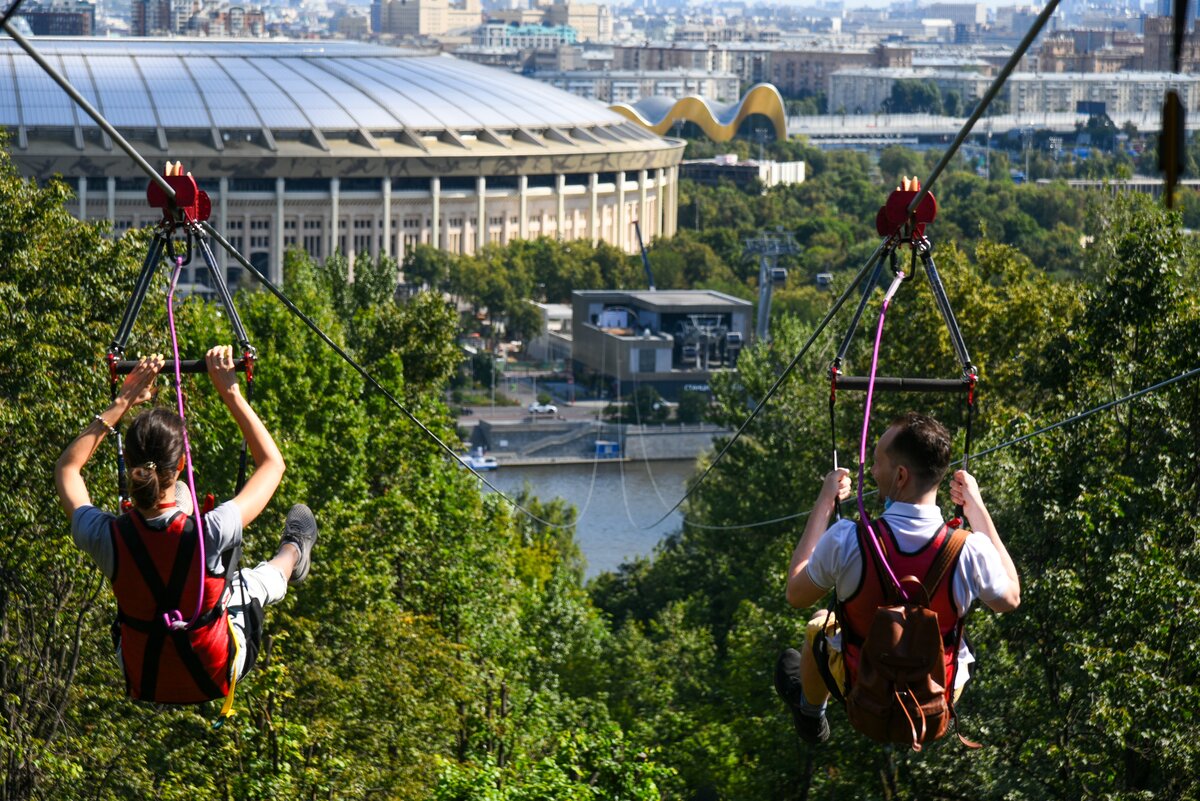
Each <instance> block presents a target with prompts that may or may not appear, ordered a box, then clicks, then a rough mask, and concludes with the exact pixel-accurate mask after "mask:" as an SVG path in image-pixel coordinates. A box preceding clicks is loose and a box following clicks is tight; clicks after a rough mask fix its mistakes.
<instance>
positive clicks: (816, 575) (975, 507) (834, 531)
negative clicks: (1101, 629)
mask: <svg viewBox="0 0 1200 801" xmlns="http://www.w3.org/2000/svg"><path fill="white" fill-rule="evenodd" d="M950 443H951V440H950V434H949V432H948V431H947V430H946V429H945V427H944V426H942V424H941V423H939V422H938V421H937V420H935V419H933V418H932V417H927V416H925V415H922V414H917V413H915V412H909V413H907V414H905V415H903V416H901V417H899V418H897V419H896V420H894V421H892V423H891V425H890V426H889V427H888V429H887V431H885V432H884V434H883V436H882V437H880V438H879V441H878V442H877V443H876V445H875V455H874V464H872V466H871V476H872V477H873V478H874V480H875V484H876V486H877V487H878V488H879V494H880V495H881V496H882V497H883V498H884V499H885V509H884V512H883V515H882V516H881V517H880V518H879V519H877V520H875V521H873V526H874V528H875V530H876V533H878V535H879V537H880V540H881V544H882V546H883V549H884V551H885V552H886V553H887V560H888V562H889V564H891V563H893V562H894V561H896V560H897V554H898V555H899V557H900V558H903V559H905V560H908V561H907V562H906V564H908V565H910V566H911V565H913V564H917V565H920V564H922V563H923V562H924V564H929V563H932V561H933V559H934V557H935V554H934V553H933V551H936V550H938V549H937V548H930V547H928V546H929V545H930V544H931V543H933V542H934V540H935V538H938V537H939V535H942V536H941V540H942V541H944V540H945V538H946V537H945V533H944V531H945V528H946V524H945V522H944V521H943V519H942V513H941V510H940V508H939V507H938V503H937V492H938V486H939V484H941V481H942V478H943V477H944V476H945V475H946V471H947V469H948V468H949V466H950ZM849 495H850V473H849V471H848V470H845V469H837V470H834V471H832V472H831V473H829V474H828V475H827V476H826V477H825V482H824V484H823V485H822V486H821V491H820V493H819V494H818V495H817V501H816V504H815V505H814V507H813V510H812V513H811V515H810V516H809V518H808V523H807V525H806V526H805V528H804V534H803V536H802V537H801V538H800V542H799V544H797V545H796V550H795V551H794V552H793V554H792V563H791V567H790V568H789V569H788V576H787V600H788V603H789V604H791V605H792V606H794V607H796V608H804V607H808V606H811V605H813V604H815V603H816V602H817V601H819V600H820V599H821V598H822V597H823V596H824V595H825V594H826V593H827V592H828V591H829V590H830V589H833V590H834V591H835V592H836V594H837V600H838V602H839V603H840V604H842V606H841V607H840V609H842V610H844V612H845V614H846V615H848V616H849V618H850V619H851V620H854V619H856V618H857V619H863V618H864V616H865V619H867V620H870V615H872V614H873V613H874V611H875V609H876V608H877V607H878V605H879V600H880V597H881V594H880V591H879V590H878V589H877V588H876V585H877V584H879V583H880V580H879V577H878V574H877V573H876V571H874V570H871V571H865V570H864V564H865V563H866V561H867V560H866V558H865V555H864V554H863V552H862V547H861V546H860V539H859V533H858V524H857V523H856V521H854V520H849V519H843V520H839V521H838V522H837V523H835V524H834V525H833V526H830V527H829V528H828V529H827V528H826V527H827V526H828V525H829V519H830V516H831V515H832V514H833V512H834V510H835V508H836V505H837V502H838V500H839V499H844V498H847V497H849ZM950 499H951V500H952V501H953V502H954V503H955V504H956V505H961V506H962V507H963V514H964V517H966V519H967V520H968V521H969V522H970V524H971V527H972V529H973V532H972V533H971V534H970V536H969V537H968V538H967V540H966V543H965V545H964V547H963V549H962V552H961V555H960V556H959V558H958V562H957V566H956V567H955V568H954V571H953V574H952V577H951V578H952V581H951V585H950V592H949V593H948V594H946V597H945V598H944V599H943V600H942V601H941V602H940V603H941V605H942V608H943V610H944V613H945V614H947V615H948V614H951V613H953V614H956V615H957V617H958V618H961V617H963V616H965V615H966V613H967V610H969V609H970V607H971V604H972V603H973V602H974V601H975V599H976V598H978V599H979V600H981V601H983V603H984V604H985V605H987V606H988V607H990V608H991V609H993V610H995V611H997V612H1010V611H1012V610H1013V609H1016V608H1017V606H1018V604H1020V602H1021V584H1020V579H1019V578H1018V576H1017V569H1016V567H1015V566H1014V565H1013V561H1012V559H1011V558H1010V557H1009V555H1008V550H1007V549H1006V548H1005V547H1004V543H1003V542H1002V541H1001V540H1000V535H999V534H998V533H997V531H996V527H995V525H993V523H992V519H991V516H990V515H989V514H988V510H987V507H986V506H985V505H984V503H983V497H982V496H981V495H980V492H979V485H978V484H977V483H976V481H975V478H974V477H973V476H971V474H969V473H967V472H966V471H965V470H959V471H957V472H955V474H954V475H953V477H952V478H951V480H950ZM916 575H924V573H919V574H916ZM942 595H943V594H942V593H936V594H935V599H934V602H933V604H931V607H932V608H934V610H935V611H936V610H937V608H938V605H939V601H938V600H937V599H938V598H941V597H942ZM863 604H869V605H870V609H865V608H864V609H859V608H858V607H859V606H862V605H863ZM823 626H824V627H825V639H826V642H827V643H828V648H827V649H824V650H825V652H826V653H827V655H828V658H827V661H826V660H822V661H825V662H826V664H819V663H818V660H821V656H819V655H818V654H817V653H816V651H814V648H813V642H814V639H815V638H816V637H817V635H818V633H819V632H820V631H821V628H822V627H823ZM848 633H850V632H844V631H843V627H842V625H841V621H838V620H837V618H836V616H835V615H832V614H829V613H827V612H824V611H822V612H818V613H817V614H816V615H815V616H813V618H812V619H811V620H809V622H808V625H807V627H806V630H805V644H804V648H803V651H801V652H797V651H796V650H795V649H792V648H789V649H787V650H785V651H784V652H783V654H782V655H781V656H780V658H779V661H778V663H777V664H776V670H775V687H776V690H777V691H778V693H779V695H780V696H781V697H782V698H783V700H784V701H785V702H786V703H787V704H788V706H789V707H790V709H791V711H792V717H793V720H794V722H795V725H796V732H797V733H798V734H799V735H800V738H801V739H803V740H804V741H805V742H809V743H821V742H825V741H826V740H827V739H829V722H828V721H827V720H826V717H825V706H826V703H827V702H828V700H829V696H830V690H829V686H828V684H827V681H832V682H833V683H835V684H836V687H835V688H834V689H837V690H838V691H839V693H840V694H841V695H842V696H844V695H845V694H846V691H847V686H848V685H847V681H846V678H847V672H849V673H850V677H851V679H852V680H853V678H854V676H855V671H856V670H857V664H853V663H851V664H847V661H848V657H847V655H846V653H847V652H849V654H850V656H849V660H850V661H851V662H852V661H853V659H854V658H856V656H857V650H856V649H857V647H858V646H859V645H860V644H861V640H859V638H861V637H862V636H865V632H858V633H855V635H854V639H856V640H859V641H858V642H845V641H844V640H845V639H846V634H848ZM946 647H947V649H950V648H952V647H953V645H952V644H948V645H947V646H946ZM950 653H951V652H950V651H949V650H948V651H947V654H948V656H947V658H948V659H951V658H952V657H951V656H950ZM973 661H975V660H974V657H973V656H972V655H971V652H970V650H969V649H968V648H967V645H966V643H965V642H960V644H959V649H958V653H957V668H956V669H955V670H954V671H953V674H954V691H953V695H954V697H957V696H958V694H959V693H961V692H962V688H963V685H965V684H966V681H967V678H968V677H969V669H968V665H970V663H971V662H973ZM826 667H827V670H826V669H825V668H826Z"/></svg>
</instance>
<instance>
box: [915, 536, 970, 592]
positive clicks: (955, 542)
mask: <svg viewBox="0 0 1200 801" xmlns="http://www.w3.org/2000/svg"><path fill="white" fill-rule="evenodd" d="M968 535H969V532H968V531H966V529H961V528H957V529H955V530H954V533H953V534H951V535H950V539H948V540H946V544H945V545H943V546H942V549H941V550H940V551H938V555H937V557H936V558H934V560H933V564H931V565H930V566H929V572H928V573H926V574H925V580H924V581H922V582H921V583H922V584H923V585H925V592H927V593H928V594H929V597H930V598H932V597H933V593H934V591H935V590H936V589H937V588H938V587H939V586H940V585H941V583H942V581H943V580H944V579H945V578H946V574H947V573H949V572H950V570H951V569H952V568H953V567H954V566H955V565H956V564H957V563H958V557H959V555H960V554H961V553H962V549H963V546H964V545H966V544H967V536H968Z"/></svg>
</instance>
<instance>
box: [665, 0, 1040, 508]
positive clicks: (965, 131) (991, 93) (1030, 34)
mask: <svg viewBox="0 0 1200 801" xmlns="http://www.w3.org/2000/svg"><path fill="white" fill-rule="evenodd" d="M1058 4H1059V0H1050V2H1049V3H1047V4H1046V7H1045V8H1044V9H1042V12H1041V13H1040V14H1038V16H1037V19H1036V20H1034V23H1033V25H1032V26H1031V27H1030V29H1029V30H1028V31H1027V32H1026V33H1025V36H1024V38H1022V39H1021V42H1020V44H1019V45H1018V46H1017V49H1016V50H1014V51H1013V54H1012V55H1011V56H1010V57H1009V59H1008V61H1007V62H1006V63H1005V65H1004V68H1003V69H1002V70H1000V73H999V74H998V75H997V76H996V79H995V80H994V81H992V85H991V86H989V87H988V90H987V92H986V93H985V94H984V96H983V97H982V98H981V99H980V101H979V103H977V104H976V106H975V110H974V111H973V112H972V113H971V116H970V117H968V118H967V120H966V122H964V123H963V127H962V128H961V129H960V130H959V132H958V135H957V136H955V137H954V141H953V142H952V143H951V144H950V147H949V148H948V149H947V151H946V152H945V153H944V154H943V155H942V158H941V160H940V161H939V162H938V163H937V165H936V166H935V167H934V169H933V171H932V172H931V173H930V174H929V177H928V178H927V179H926V180H925V182H924V184H923V186H922V187H921V189H920V190H919V191H918V192H917V194H916V195H915V196H914V197H913V199H912V201H911V202H910V203H909V205H908V214H907V216H908V217H909V218H911V217H912V216H913V213H914V212H915V211H916V210H917V209H918V208H919V207H920V204H921V203H922V201H924V199H925V196H926V195H928V194H929V190H930V189H931V188H932V187H933V184H934V182H935V181H936V180H937V179H938V176H940V175H941V174H942V171H943V170H945V169H946V165H948V164H949V163H950V161H951V159H953V158H954V154H955V153H957V152H958V149H959V147H961V146H962V143H963V142H964V141H965V140H966V138H967V136H968V135H969V134H970V133H971V128H972V127H973V126H974V125H975V122H976V121H977V120H978V119H979V118H980V117H981V116H982V115H983V112H984V111H986V110H987V107H988V105H989V104H990V103H991V102H992V99H993V98H994V97H995V96H996V95H997V94H998V93H999V91H1000V89H1001V87H1003V86H1004V83H1005V81H1007V80H1008V76H1009V75H1011V74H1012V72H1013V70H1014V69H1016V67H1017V64H1019V63H1020V61H1021V59H1022V58H1023V57H1024V56H1025V52H1026V51H1027V50H1028V49H1029V46H1030V45H1031V44H1033V40H1034V39H1036V38H1037V36H1038V34H1039V33H1041V31H1042V28H1043V27H1045V25H1046V22H1047V21H1048V20H1049V19H1050V17H1051V15H1053V14H1054V11H1055V9H1057V8H1058ZM890 244H891V241H890V240H888V239H885V240H883V241H882V242H880V244H879V247H877V248H876V249H875V253H874V254H872V256H871V258H870V259H868V260H867V264H866V265H865V266H864V267H863V269H862V271H860V272H859V275H858V277H856V278H855V279H854V282H853V283H852V284H851V285H850V287H849V289H848V290H847V292H848V291H849V290H852V289H853V288H854V287H855V286H857V284H858V282H859V281H861V280H862V276H863V273H865V272H866V271H867V270H869V269H870V268H871V267H873V266H874V265H875V262H876V260H877V259H878V258H879V257H880V256H881V254H882V253H883V251H884V250H885V249H890V248H889V245H890ZM846 297H847V293H843V295H842V297H840V298H838V302H837V303H836V304H835V305H834V307H833V309H831V310H830V313H829V314H827V315H826V316H825V319H824V320H822V321H821V325H820V326H818V327H817V330H816V332H814V333H813V337H812V338H811V339H809V341H808V342H806V343H805V345H804V347H803V348H801V350H800V352H799V353H798V354H796V358H794V359H793V360H792V362H791V364H789V365H788V366H787V369H786V370H784V371H783V374H782V375H781V376H780V377H779V380H777V381H776V382H775V384H774V385H772V387H771V389H770V390H769V391H768V392H767V395H766V396H765V397H764V398H763V400H762V401H761V402H760V403H759V404H758V405H757V406H755V407H754V411H753V412H751V414H750V416H749V417H748V418H746V421H745V422H744V423H742V425H741V426H740V427H739V428H738V430H737V432H736V433H735V434H734V435H733V437H732V438H731V439H730V440H729V441H728V442H726V443H725V447H723V448H722V449H721V452H720V453H718V454H717V457H716V458H715V459H713V460H712V462H710V463H709V464H708V466H707V467H706V468H705V469H704V472H703V473H702V474H701V475H700V478H699V479H698V480H697V481H695V482H694V483H693V484H692V486H691V487H689V488H688V490H687V492H686V493H684V496H683V497H682V498H680V499H679V502H678V503H676V504H675V505H674V506H673V507H671V509H670V510H669V511H668V512H667V513H666V514H665V515H663V516H662V517H660V518H659V519H658V520H656V521H655V522H654V523H653V524H652V525H651V526H649V527H648V528H654V527H655V526H657V525H658V524H659V523H661V522H662V521H663V520H666V519H667V518H668V517H670V516H671V514H672V513H673V512H674V511H675V510H676V509H678V508H679V507H680V506H682V505H683V503H684V501H686V500H687V499H688V498H689V497H690V496H691V495H692V494H693V493H694V492H695V491H696V489H698V488H699V487H700V485H701V484H703V483H704V479H705V478H707V477H708V474H709V473H710V472H712V469H713V468H714V467H716V465H717V463H718V462H720V461H721V458H722V457H723V456H724V455H725V454H726V453H727V452H728V451H729V447H730V446H731V445H732V444H733V443H734V442H736V441H737V439H738V437H740V436H741V435H742V432H743V431H744V430H745V429H746V426H748V425H749V424H750V422H751V421H753V420H754V418H755V417H757V416H758V413H759V411H761V410H762V407H763V405H764V404H765V403H766V401H767V400H769V399H770V397H771V396H772V395H774V394H775V391H776V389H778V387H779V385H780V384H781V383H782V382H783V379H784V378H786V377H787V375H788V373H790V372H791V370H792V368H793V367H795V365H796V363H797V362H798V361H799V360H800V358H801V357H802V356H803V355H804V352H805V351H807V350H808V346H809V345H810V344H812V341H813V339H816V336H817V334H820V333H821V330H822V329H823V328H824V327H825V325H826V324H827V323H828V322H829V320H830V319H831V318H832V316H833V314H834V313H836V312H837V310H838V309H839V308H841V305H842V303H844V302H845V300H846ZM643 530H645V529H643Z"/></svg>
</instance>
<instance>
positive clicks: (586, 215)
mask: <svg viewBox="0 0 1200 801" xmlns="http://www.w3.org/2000/svg"><path fill="white" fill-rule="evenodd" d="M36 44H37V46H38V49H39V50H40V51H41V53H42V54H43V56H45V57H46V58H47V59H48V60H49V61H50V62H51V63H52V64H53V65H54V66H55V67H56V68H58V70H59V71H60V72H62V73H63V74H64V75H65V76H66V77H67V79H68V80H70V81H71V82H72V83H73V84H74V85H75V87H76V88H77V89H78V90H79V91H80V93H81V94H83V95H84V97H86V98H87V99H88V100H89V101H90V102H91V103H92V104H93V105H95V106H96V107H97V108H98V109H99V110H100V111H101V113H103V114H104V115H105V116H106V117H107V118H108V120H109V121H110V122H111V123H112V124H113V125H114V126H115V127H116V128H117V129H118V130H119V131H121V133H122V135H124V136H126V137H127V138H128V139H129V140H130V141H131V142H133V143H134V145H135V146H136V147H137V148H138V149H139V151H140V152H141V153H142V155H143V156H145V157H146V159H147V160H148V161H150V162H151V163H152V164H155V165H156V166H159V165H161V164H162V163H163V162H166V161H172V162H174V161H180V162H182V163H183V165H184V167H185V169H187V170H188V171H190V172H192V173H193V174H194V175H195V176H196V179H197V181H198V182H199V184H200V187H201V188H202V189H204V190H205V191H207V192H208V194H209V196H210V197H211V199H212V205H213V215H212V224H213V225H214V226H215V227H216V228H217V229H218V230H220V231H221V232H222V233H223V234H224V235H225V236H226V237H227V238H228V239H229V240H230V242H231V243H232V244H234V245H235V246H236V247H237V248H238V250H240V251H241V252H242V253H243V254H244V255H245V256H246V257H247V258H248V259H249V260H250V261H251V262H252V263H253V264H255V266H256V267H259V268H260V269H263V270H264V271H266V272H267V273H268V275H269V276H270V277H271V278H272V279H273V280H275V281H279V280H280V279H281V273H282V263H283V253H284V251H285V249H286V248H289V247H301V248H303V249H304V250H306V251H308V252H309V253H310V254H311V255H312V256H314V257H316V258H318V259H323V258H326V257H327V256H329V255H330V254H331V253H332V252H333V251H334V250H340V251H341V252H343V253H345V254H347V255H348V256H349V257H350V258H351V259H353V258H354V257H355V256H356V255H360V254H369V255H370V256H372V257H376V256H379V255H384V254H386V255H390V256H393V257H395V258H396V259H397V260H403V258H404V253H405V251H406V250H407V249H409V248H411V247H413V246H414V245H416V244H427V245H434V246H436V247H439V248H441V249H443V250H447V251H450V252H453V253H474V252H476V251H477V250H479V249H480V248H482V247H483V246H484V245H486V244H488V243H495V244H504V243H507V242H508V241H510V240H512V239H517V238H521V239H525V238H536V237H539V236H550V237H557V238H560V239H590V240H591V241H592V242H600V241H604V242H609V243H612V244H614V245H616V246H618V247H620V248H623V249H625V250H627V251H633V250H636V248H637V240H636V237H635V234H634V230H633V223H634V220H635V219H637V220H641V221H642V231H643V234H644V235H645V236H647V238H653V237H656V236H670V235H672V234H673V233H674V232H675V228H676V217H675V208H676V205H677V180H678V170H679V163H680V159H681V156H682V153H683V144H684V143H683V142H681V141H678V140H672V139H664V138H662V137H659V136H657V135H655V134H653V133H651V132H649V131H647V130H646V129H645V128H643V127H641V126H639V125H637V124H635V123H633V122H630V121H629V120H627V119H625V118H624V117H621V116H620V115H618V114H616V113H614V112H612V111H609V110H608V109H606V108H604V107H603V106H602V105H600V104H598V103H595V102H593V101H589V100H586V99H583V98H579V97H576V96H574V95H571V94H569V93H567V92H564V91H561V90H558V89H555V88H553V87H550V86H548V85H545V84H542V83H539V82H537V81H533V80H530V79H527V78H523V77H521V76H518V75H514V74H512V73H509V72H506V71H502V70H497V69H492V68H489V67H484V66H480V65H476V64H472V63H469V62H465V61H460V60H457V59H454V58H451V57H448V56H440V55H438V56H430V55H427V54H422V53H419V52H410V51H406V50H399V49H395V48H387V47H381V46H375V45H368V44H362V43H351V42H319V43H314V42H274V41H272V42H263V41H236V40H226V41H221V40H197V39H172V40H152V39H86V38H85V39H81V38H75V37H72V38H69V39H49V38H40V37H39V38H38V39H37V40H36ZM0 126H3V127H4V128H5V129H7V131H8V133H9V149H10V151H11V153H12V157H13V160H14V162H15V163H16V165H17V168H18V169H19V170H20V171H21V172H22V173H23V174H25V175H27V176H33V177H36V178H38V179H39V180H42V179H46V178H48V177H50V176H51V175H54V174H59V175H61V176H63V178H65V179H66V180H67V181H68V182H70V183H71V184H73V185H74V186H75V187H76V190H77V195H78V199H77V202H76V203H75V208H74V209H72V211H73V212H74V213H77V215H78V216H79V217H80V218H81V219H97V218H105V219H108V220H109V221H110V222H111V223H112V224H113V226H114V229H115V230H116V231H117V232H118V233H119V232H121V231H124V230H126V229H128V228H130V227H140V226H145V225H151V224H153V223H154V222H155V221H156V220H158V219H159V218H160V216H161V215H160V212H158V211H157V210H155V209H152V208H150V206H149V205H148V204H147V202H146V185H147V179H146V177H145V176H144V175H143V174H142V173H141V172H140V170H139V169H138V168H137V166H136V165H135V164H133V163H132V161H131V160H130V159H129V158H128V156H126V155H125V153H123V152H122V151H121V150H120V149H119V148H116V147H114V145H113V143H112V141H111V140H110V139H109V137H108V136H107V135H105V134H104V133H103V132H102V131H101V130H100V129H99V127H98V126H97V125H96V124H95V122H94V121H92V119H91V118H90V117H88V116H87V115H86V114H84V113H83V112H82V111H81V110H79V109H78V108H76V107H75V106H74V104H73V103H72V102H71V100H70V98H68V97H67V95H66V94H65V93H64V92H63V91H62V90H61V89H60V88H59V87H58V86H57V85H56V84H54V83H53V82H52V81H51V79H50V78H49V77H47V76H46V75H45V74H44V73H43V72H42V71H41V69H40V68H39V67H38V66H37V65H36V64H35V63H34V62H33V61H32V60H31V59H30V58H29V57H28V56H26V55H25V53H24V52H22V51H21V50H20V49H19V48H18V47H17V46H16V44H15V43H14V42H12V41H11V40H8V39H4V40H0ZM220 258H221V259H222V262H223V265H224V266H225V267H226V269H227V270H229V272H230V279H231V282H232V283H234V284H235V285H236V283H237V280H238V278H239V275H238V269H237V266H236V264H234V263H233V262H232V261H231V260H228V259H227V258H226V257H225V254H224V253H221V254H220ZM231 265H232V266H231Z"/></svg>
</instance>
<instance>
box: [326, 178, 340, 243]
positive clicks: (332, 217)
mask: <svg viewBox="0 0 1200 801" xmlns="http://www.w3.org/2000/svg"><path fill="white" fill-rule="evenodd" d="M341 188H342V182H341V179H339V178H330V179H329V247H327V248H325V257H326V258H329V257H330V256H332V255H333V254H334V253H335V252H336V251H337V249H338V234H339V233H340V229H339V228H338V217H339V216H340V214H341V210H340V209H339V208H338V206H339V205H340V203H339V201H341Z"/></svg>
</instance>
